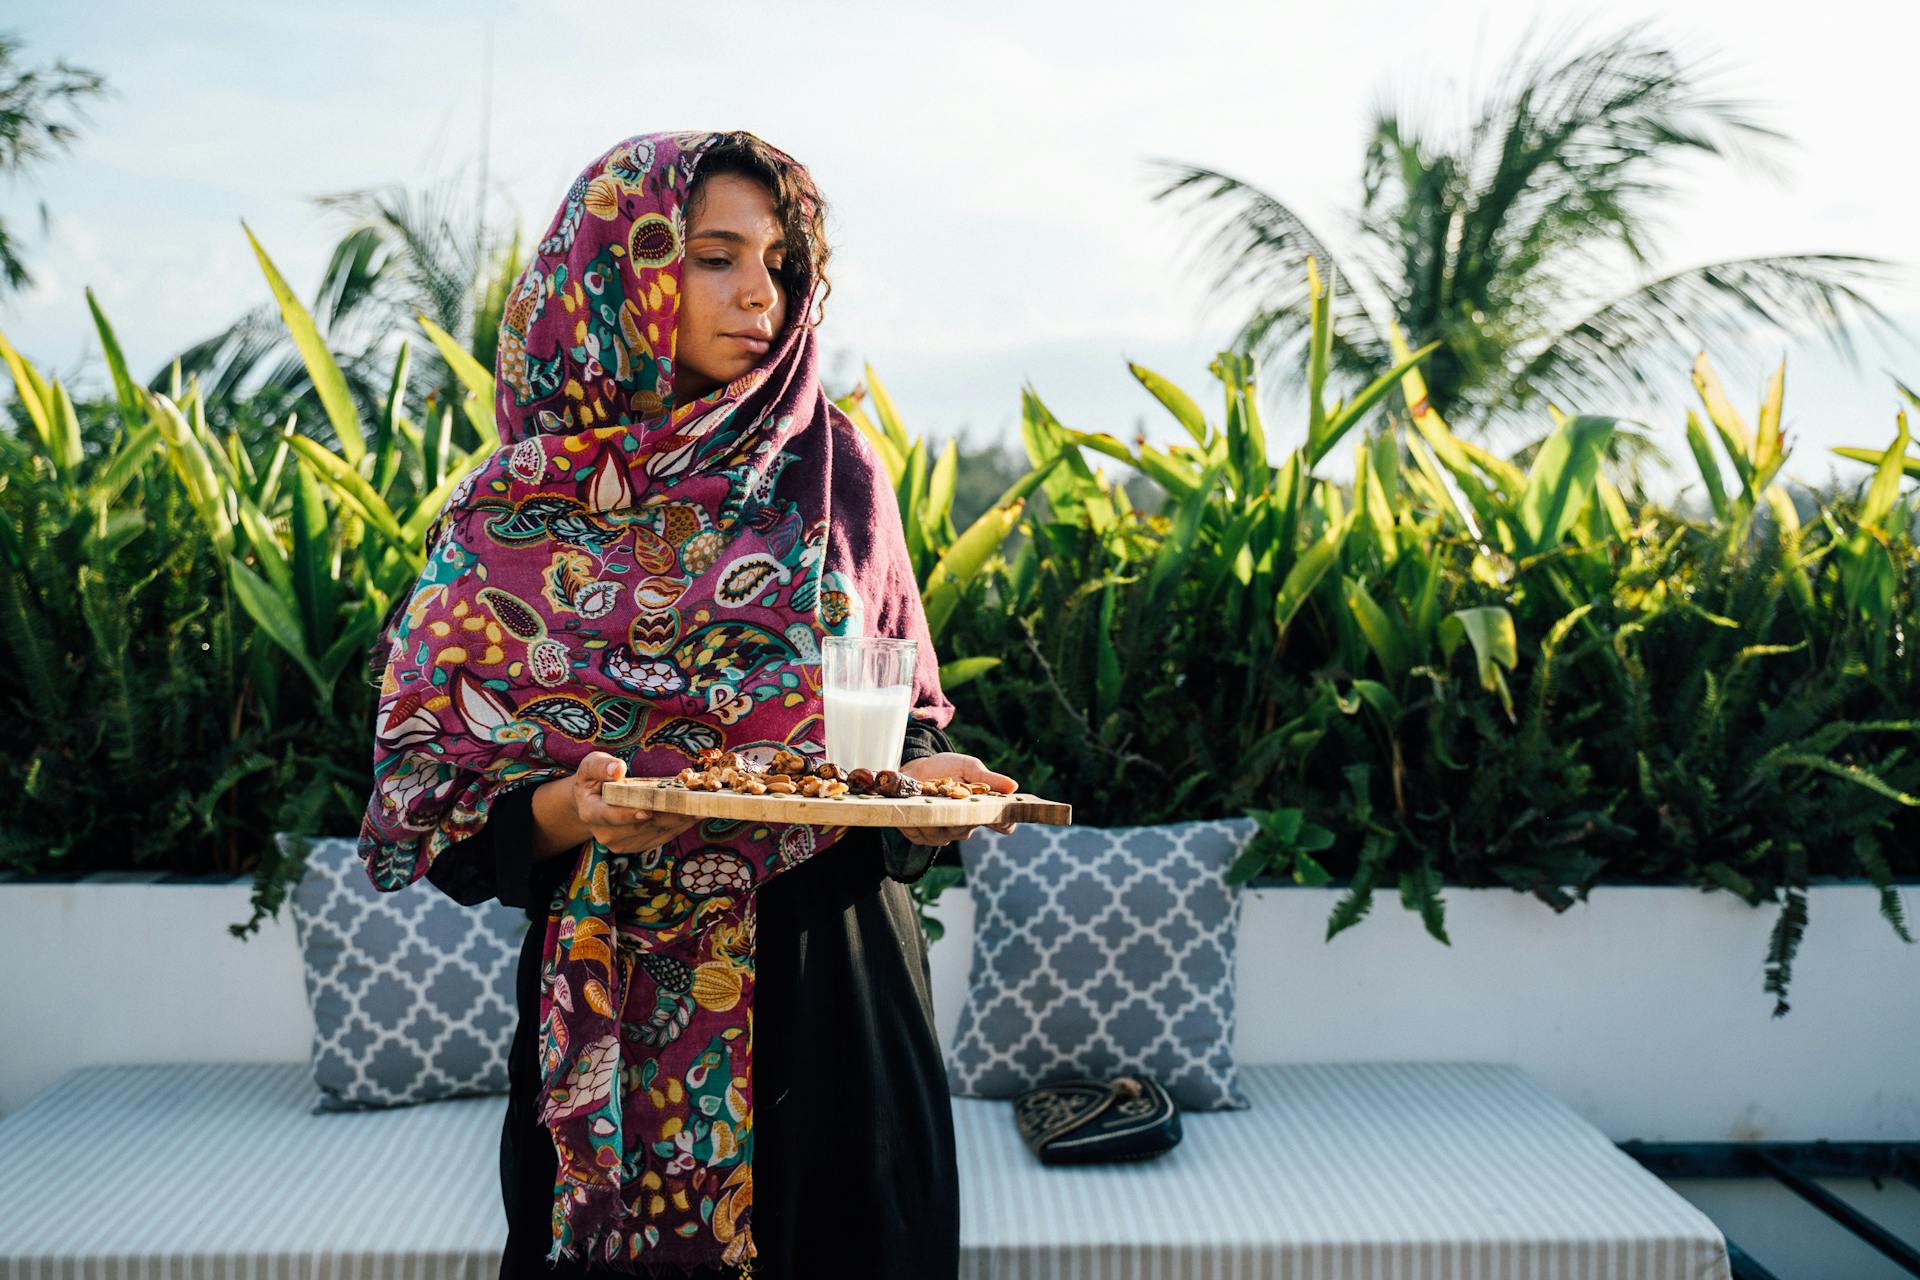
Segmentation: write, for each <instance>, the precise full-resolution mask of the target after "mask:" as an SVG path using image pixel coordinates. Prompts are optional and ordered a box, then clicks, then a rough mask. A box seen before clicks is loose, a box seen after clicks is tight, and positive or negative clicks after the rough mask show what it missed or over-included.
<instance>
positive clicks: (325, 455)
mask: <svg viewBox="0 0 1920 1280" xmlns="http://www.w3.org/2000/svg"><path fill="white" fill-rule="evenodd" d="M287 439H288V440H289V441H290V442H291V443H292V445H293V449H294V452H295V453H297V454H299V455H300V456H301V457H302V458H304V459H306V461H307V462H309V463H311V464H312V465H313V468H314V470H316V471H318V472H319V473H320V476H321V478H322V479H324V480H325V481H326V482H327V484H328V486H329V487H330V488H332V490H333V491H334V493H335V495H337V496H338V497H339V498H340V500H341V501H342V502H345V503H346V504H347V505H348V506H350V507H352V508H353V509H354V510H355V511H356V512H358V513H359V515H360V516H361V517H362V518H363V519H365V520H366V522H367V523H368V524H370V525H372V526H373V527H374V528H375V529H378V530H379V531H380V532H381V533H382V534H383V535H385V536H386V538H387V539H388V540H389V541H391V542H392V543H393V544H394V545H395V546H398V547H399V548H401V549H402V550H403V551H407V550H412V548H411V547H410V546H409V545H408V543H407V541H406V535H405V534H403V533H402V532H401V531H400V522H399V521H397V520H395V519H394V516H393V511H392V509H391V508H390V507H388V506H387V504H386V501H385V500H384V499H382V498H381V497H380V495H379V494H377V493H375V492H374V491H373V486H372V485H370V484H368V483H367V482H366V480H365V479H364V478H363V477H362V476H361V475H360V473H359V472H358V471H355V470H354V469H353V468H352V467H350V466H348V465H347V464H346V463H345V462H343V461H341V460H340V458H339V456H338V455H336V454H335V453H333V452H332V451H331V450H329V449H328V448H326V446H324V445H322V444H319V443H318V442H316V441H313V440H309V439H307V438H306V437H305V436H302V435H288V436H287Z"/></svg>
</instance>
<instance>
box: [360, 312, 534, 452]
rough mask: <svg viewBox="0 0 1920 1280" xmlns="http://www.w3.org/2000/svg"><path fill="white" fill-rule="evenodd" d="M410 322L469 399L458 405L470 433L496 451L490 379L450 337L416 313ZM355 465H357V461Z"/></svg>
mask: <svg viewBox="0 0 1920 1280" xmlns="http://www.w3.org/2000/svg"><path fill="white" fill-rule="evenodd" d="M414 318H415V319H416V320H418V321H419V322H420V327H421V328H422V329H424V330H426V334H427V337H428V338H429V339H431V340H432V342H433V346H434V349H435V350H436V351H438V352H439V353H440V358H441V359H442V360H445V361H446V362H447V367H448V368H449V369H451V370H453V373H454V376H455V377H457V378H459V379H460V385H461V386H463V387H465V388H466V389H467V391H468V393H469V394H470V395H471V396H472V397H473V399H472V400H471V401H468V402H465V403H463V404H462V405H461V412H463V413H464V414H465V415H466V418H467V421H468V422H470V423H472V424H473V429H474V431H475V432H476V433H477V434H478V435H479V437H480V443H481V444H483V445H486V446H488V447H489V448H495V449H497V448H499V447H500V432H499V428H498V427H497V426H496V425H495V423H494V419H493V396H494V386H493V375H492V374H491V373H488V372H487V371H486V369H485V368H484V367H482V365H481V364H480V362H479V361H478V360H476V359H474V358H473V353H472V352H471V351H468V350H467V349H466V348H465V347H463V346H461V345H460V344H459V343H458V342H457V341H455V340H454V337H453V335H452V334H450V333H448V332H447V331H446V330H445V329H442V328H441V327H440V326H439V325H437V324H435V323H434V322H433V321H431V320H429V319H427V317H426V316H425V315H423V314H419V313H416V314H415V316H414ZM355 461H356V462H357V461H358V459H355Z"/></svg>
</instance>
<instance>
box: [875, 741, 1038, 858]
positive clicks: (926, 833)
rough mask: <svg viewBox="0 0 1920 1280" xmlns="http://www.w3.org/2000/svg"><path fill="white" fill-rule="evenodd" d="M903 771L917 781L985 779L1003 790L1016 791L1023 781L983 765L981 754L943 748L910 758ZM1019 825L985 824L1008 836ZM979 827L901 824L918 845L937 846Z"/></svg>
mask: <svg viewBox="0 0 1920 1280" xmlns="http://www.w3.org/2000/svg"><path fill="white" fill-rule="evenodd" d="M900 772H901V773H904V774H906V775H907V776H908V777H909V778H913V779H915V780H916V781H918V780H922V779H926V778H958V779H960V780H961V781H962V782H983V783H985V784H986V785H987V786H989V787H991V788H993V789H994V790H995V791H1000V792H1013V791H1018V790H1019V789H1020V784H1019V783H1017V782H1015V781H1014V780H1013V779H1012V778H1009V777H1008V776H1007V775H1006V774H1004V773H995V772H994V771H993V770H991V769H989V768H987V766H986V765H984V764H982V763H981V761H980V757H979V756H969V755H962V754H961V753H960V752H958V751H941V752H938V753H936V754H934V755H930V756H921V757H920V758H919V759H918V760H909V761H907V762H906V763H905V764H903V765H901V766H900ZM1019 825H1020V824H1019V823H1017V822H990V823H987V824H986V826H987V827H988V828H989V829H991V830H994V831H998V832H999V833H1000V834H1001V835H1006V834H1008V833H1009V832H1011V831H1012V830H1013V829H1014V828H1015V827H1017V826H1019ZM979 829H980V824H978V823H976V824H974V825H973V826H970V827H901V828H900V834H901V835H903V836H905V837H906V838H907V839H909V840H911V841H912V842H913V843H915V844H917V845H926V846H935V845H943V844H948V843H951V842H952V841H955V840H965V839H968V838H970V837H971V836H972V835H973V833H974V832H976V831H978V830H979Z"/></svg>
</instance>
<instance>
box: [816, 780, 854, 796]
mask: <svg viewBox="0 0 1920 1280" xmlns="http://www.w3.org/2000/svg"><path fill="white" fill-rule="evenodd" d="M850 789H851V788H849V787H848V786H847V784H846V783H844V782H838V781H829V782H827V783H826V784H825V786H824V788H823V794H825V795H827V796H828V797H834V796H843V795H845V794H847V792H848V791H849V790H850Z"/></svg>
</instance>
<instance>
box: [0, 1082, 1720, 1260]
mask: <svg viewBox="0 0 1920 1280" xmlns="http://www.w3.org/2000/svg"><path fill="white" fill-rule="evenodd" d="M1241 1078H1242V1083H1243V1086H1244V1087H1245V1089H1246V1090H1247V1094H1248V1097H1249V1098H1250V1099H1251V1100H1252V1102H1253V1106H1252V1108H1251V1109H1250V1110H1247V1111H1229V1112H1209V1113H1189V1114H1186V1115H1183V1116H1182V1117H1181V1122H1182V1124H1183V1126H1184V1128H1185V1130H1186V1137H1185V1139H1184V1140H1183V1141H1182V1143H1181V1144H1180V1146H1179V1147H1177V1148H1175V1149H1174V1150H1173V1151H1171V1152H1169V1153H1168V1154H1166V1155H1165V1156H1161V1157H1158V1158H1156V1159H1154V1160H1149V1161H1144V1162H1140V1163H1134V1164H1125V1165H1108V1166H1101V1167H1095V1168H1087V1169H1076V1170H1061V1169H1048V1168H1044V1167H1042V1166H1041V1165H1039V1164H1038V1163H1037V1162H1035V1161H1034V1160H1033V1159H1032V1157H1030V1156H1029V1155H1028V1154H1027V1152H1026V1150H1025V1148H1024V1147H1022V1146H1021V1145H1020V1142H1019V1138H1018V1136H1017V1134H1016V1133H1015V1132H1014V1128H1013V1121H1012V1117H1011V1109H1010V1107H1009V1106H1008V1104H1007V1103H1005V1102H994V1101H987V1100H983V1099H975V1098H959V1099H955V1100H954V1103H953V1114H954V1123H955V1129H956V1132H957V1135H958V1139H959V1151H960V1184H961V1241H962V1272H963V1274H964V1275H966V1276H968V1277H970V1278H979V1277H988V1276H991V1277H994V1278H995V1280H1028V1278H1039V1277H1047V1278H1049V1280H1055V1278H1057V1280H1069V1278H1072V1280H1098V1278H1099V1277H1114V1278H1115V1280H1119V1278H1120V1277H1127V1278H1129V1280H1135V1278H1137V1280H1230V1278H1231V1280H1240V1278H1242V1277H1244V1278H1248V1280H1251V1278H1253V1277H1276V1278H1277V1277H1280V1276H1283V1275H1284V1276H1287V1277H1300V1278H1307V1277H1313V1278H1316V1280H1317V1278H1319V1277H1329V1278H1330V1277H1336V1276H1339V1277H1355V1278H1356V1280H1358V1278H1359V1277H1367V1276H1382V1277H1384V1276H1392V1277H1395V1280H1437V1278H1440V1277H1447V1278H1453V1277H1460V1278H1465V1277H1493V1276H1527V1277H1532V1276H1559V1277H1565V1278H1568V1280H1572V1278H1574V1277H1579V1278H1581V1280H1627V1278H1629V1277H1631V1278H1633V1280H1643V1278H1644V1280H1668V1278H1669V1277H1670V1278H1671V1280H1682V1278H1683V1277H1684V1278H1685V1280H1725V1277H1726V1276H1727V1275H1728V1271H1727V1263H1726V1250H1725V1245H1724V1242H1723V1241H1722V1238H1721V1236H1720V1233H1719V1231H1718V1230H1717V1229H1716V1228H1715V1227H1714V1226H1713V1224H1712V1222H1711V1221H1709V1220H1708V1219H1707V1218H1706V1217H1705V1216H1704V1215H1703V1214H1701V1213H1700V1212H1699V1211H1698V1210H1697V1209H1695V1208H1694V1207H1693V1206H1692V1205H1691V1204H1689V1203H1688V1202H1687V1201H1685V1200H1684V1199H1682V1198H1681V1197H1680V1196H1679V1195H1677V1194H1676V1193H1674V1192H1673V1191H1671V1190H1670V1189H1669V1188H1667V1187H1666V1186H1665V1185H1664V1184H1663V1183H1661V1182H1660V1181H1659V1179H1657V1178H1655V1177H1654V1176H1653V1175H1651V1174H1649V1173H1647V1172H1645V1171H1644V1170H1643V1169H1641V1168H1640V1166H1639V1165H1638V1164H1636V1163H1634V1161H1633V1160H1632V1159H1630V1158H1629V1157H1627V1156H1626V1155H1624V1154H1623V1153H1621V1152H1620V1151H1618V1150H1617V1149H1616V1148H1615V1147H1614V1146H1613V1144H1612V1143H1610V1142H1609V1141H1608V1140H1607V1138H1606V1137H1605V1135H1603V1134H1601V1133H1600V1132H1599V1131H1598V1130H1596V1129H1594V1128H1593V1127H1591V1126H1590V1125H1588V1124H1587V1123H1586V1122H1585V1121H1583V1120H1581V1119H1580V1118H1579V1117H1578V1116H1577V1115H1575V1114H1574V1113H1573V1112H1572V1111H1571V1110H1569V1109H1568V1108H1567V1107H1566V1106H1564V1105H1563V1104H1562V1103H1560V1102H1559V1101H1557V1100H1556V1099H1554V1098H1553V1097H1551V1096H1549V1095H1548V1094H1546V1093H1544V1092H1542V1091H1541V1090H1540V1089H1538V1088H1537V1087H1535V1086H1534V1085H1533V1084H1532V1082H1531V1081H1529V1080H1528V1078H1527V1077H1526V1076H1525V1075H1524V1074H1523V1073H1522V1072H1521V1071H1519V1070H1518V1069H1517V1068H1514V1067H1510V1066H1503V1065H1494V1064H1482V1063H1407V1064H1388V1063H1342V1064H1305V1065H1287V1066H1250V1067H1245V1068H1243V1070H1242V1077H1241ZM311 1100H312V1085H311V1081H310V1080H309V1079H308V1076H307V1070H306V1066H305V1064H304V1063H287V1064H264V1065H263V1064H208V1065H167V1066H135V1067H126V1066H116V1067H88V1068H83V1069H80V1070H76V1071H72V1072H69V1073H68V1074H67V1075H65V1076H64V1077H62V1078H61V1079H60V1081H59V1082H58V1083H56V1084H55V1085H53V1086H52V1087H51V1088H49V1089H48V1090H46V1091H45V1092H43V1093H42V1094H40V1095H39V1096H38V1097H36V1098H34V1099H33V1100H32V1101H31V1102H29V1103H27V1105H25V1106H24V1107H22V1108H20V1110H18V1111H17V1112H15V1113H13V1114H12V1115H9V1116H7V1117H5V1118H3V1119H0V1280H443V1278H444V1280H493V1277H494V1276H495V1275H496V1274H497V1272H498V1267H499V1261H498V1260H499V1252H500V1247H501V1245H502V1243H504V1234H505V1228H504V1225H503V1223H502V1222H501V1218H500V1191H499V1164H498V1153H499V1136H500V1120H501V1108H502V1107H503V1106H504V1105H505V1103H504V1100H503V1099H500V1098H465V1099H458V1100H452V1101H443V1102H434V1103H428V1104H425V1105H422V1106H416V1107H404V1108H400V1109H397V1110H393V1111H383V1112H347V1113H337V1114H322V1115H313V1114H309V1113H308V1111H307V1107H308V1104H309V1103H310V1102H311ZM83 1214H84V1215H85V1217H84V1219H83V1218H82V1216H81V1215H83Z"/></svg>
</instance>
